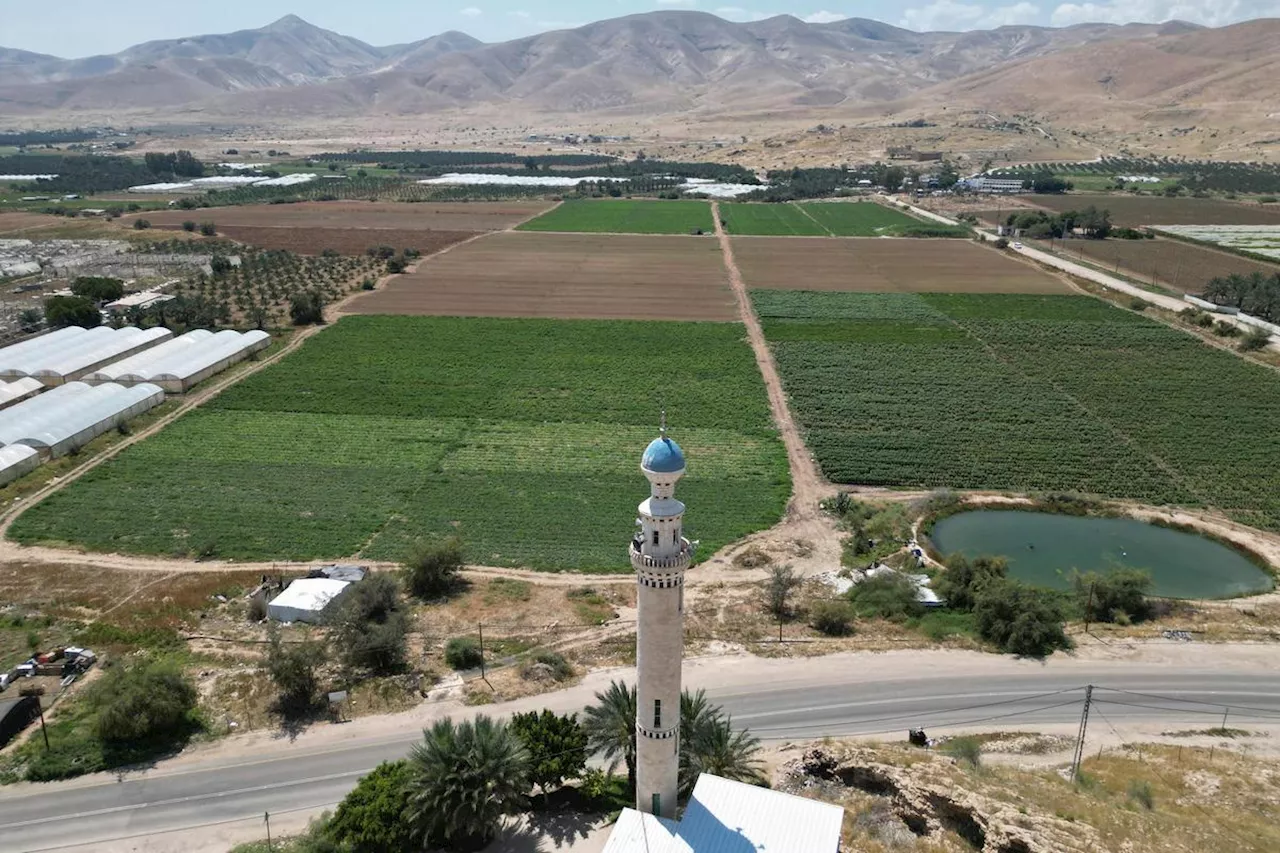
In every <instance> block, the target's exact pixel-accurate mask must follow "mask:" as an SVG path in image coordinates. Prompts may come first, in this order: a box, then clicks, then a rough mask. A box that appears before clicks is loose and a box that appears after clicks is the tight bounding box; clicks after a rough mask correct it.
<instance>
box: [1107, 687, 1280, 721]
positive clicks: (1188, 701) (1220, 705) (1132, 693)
mask: <svg viewBox="0 0 1280 853" xmlns="http://www.w3.org/2000/svg"><path fill="white" fill-rule="evenodd" d="M1098 689H1099V690H1106V691H1109V692H1111V693H1124V694H1127V695H1129V696H1140V697H1142V698H1144V699H1155V700H1157V701H1161V702H1179V703H1183V704H1187V705H1207V706H1209V707H1210V708H1218V709H1222V708H1230V709H1231V710H1233V711H1234V710H1236V709H1239V710H1242V711H1259V712H1261V713H1264V714H1280V711H1277V710H1276V709H1275V708H1259V707H1257V706H1255V705H1233V704H1231V703H1230V702H1206V701H1204V700H1202V699H1178V698H1177V697H1174V696H1161V695H1159V694H1156V693H1139V692H1138V691H1136V690H1122V689H1120V688H1118V687H1099V688H1098Z"/></svg>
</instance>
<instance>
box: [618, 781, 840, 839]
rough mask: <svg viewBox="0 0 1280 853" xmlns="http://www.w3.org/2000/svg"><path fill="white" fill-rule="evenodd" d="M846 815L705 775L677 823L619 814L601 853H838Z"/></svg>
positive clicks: (811, 802)
mask: <svg viewBox="0 0 1280 853" xmlns="http://www.w3.org/2000/svg"><path fill="white" fill-rule="evenodd" d="M843 823H844V809H843V808H841V807H840V806H836V805H832V804H831V803H822V802H818V801H817V800H810V799H806V798H804V797H797V796H794V795H792V794H784V793H781V792H780V791H771V790H769V789H768V788H757V787H756V786H755V785H748V784H746V783H744V782H734V781H731V780H729V779H723V778H721V777H719V776H712V775H711V774H710V773H703V774H702V775H701V776H699V777H698V782H697V784H696V785H694V787H693V795H692V796H691V797H690V798H689V805H688V806H686V807H685V810H684V815H683V816H682V817H681V818H680V820H679V821H674V820H667V819H665V818H659V817H655V816H653V815H651V814H645V813H642V812H638V811H636V810H635V809H623V810H622V814H620V815H619V816H618V822H617V823H616V824H614V826H613V832H612V833H611V834H610V835H609V840H608V841H607V842H606V843H605V845H604V851H603V853H740V851H757V853H758V851H767V853H839V850H840V827H841V825H842V824H843Z"/></svg>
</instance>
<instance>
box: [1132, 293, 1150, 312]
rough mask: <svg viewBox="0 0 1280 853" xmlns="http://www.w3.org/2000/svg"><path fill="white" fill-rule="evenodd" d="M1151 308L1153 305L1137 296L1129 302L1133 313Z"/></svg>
mask: <svg viewBox="0 0 1280 853" xmlns="http://www.w3.org/2000/svg"><path fill="white" fill-rule="evenodd" d="M1150 307H1151V303H1150V302H1148V301H1147V300H1145V299H1143V298H1142V297H1141V296H1135V297H1133V298H1132V299H1130V300H1129V308H1130V310H1133V311H1146V310H1147V309H1148V308H1150Z"/></svg>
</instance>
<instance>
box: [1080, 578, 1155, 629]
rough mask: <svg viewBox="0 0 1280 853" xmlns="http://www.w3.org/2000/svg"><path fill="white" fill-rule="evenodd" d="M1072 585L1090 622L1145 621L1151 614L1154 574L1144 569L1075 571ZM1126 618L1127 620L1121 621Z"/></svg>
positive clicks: (1081, 608) (1125, 622) (1085, 616)
mask: <svg viewBox="0 0 1280 853" xmlns="http://www.w3.org/2000/svg"><path fill="white" fill-rule="evenodd" d="M1070 580H1071V586H1072V589H1073V591H1074V593H1075V597H1076V602H1077V604H1078V605H1079V607H1080V611H1081V613H1082V614H1083V615H1084V618H1085V619H1086V620H1087V621H1089V622H1120V623H1121V624H1128V623H1131V622H1141V621H1142V620H1144V619H1146V618H1147V617H1148V616H1149V615H1150V604H1149V603H1148V601H1147V594H1148V593H1149V592H1150V591H1151V575H1150V574H1149V573H1148V572H1145V571H1142V570H1141V569H1113V570H1112V571H1110V572H1107V573H1106V574H1105V575H1104V574H1099V573H1097V572H1088V573H1086V574H1081V573H1079V572H1072V574H1071V578H1070ZM1117 616H1120V617H1122V619H1123V621H1121V620H1120V619H1117Z"/></svg>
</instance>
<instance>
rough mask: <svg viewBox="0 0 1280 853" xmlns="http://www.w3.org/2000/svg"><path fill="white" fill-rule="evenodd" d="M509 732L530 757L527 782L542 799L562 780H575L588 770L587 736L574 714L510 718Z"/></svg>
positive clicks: (521, 715) (544, 713)
mask: <svg viewBox="0 0 1280 853" xmlns="http://www.w3.org/2000/svg"><path fill="white" fill-rule="evenodd" d="M511 730H512V731H514V732H515V734H516V737H518V738H520V741H521V743H523V744H524V748H525V750H526V751H527V752H528V753H529V779H530V781H532V782H533V783H534V784H535V785H537V786H538V787H539V788H541V789H542V794H543V796H544V797H545V796H546V794H547V792H548V791H549V790H550V789H551V788H558V787H559V786H560V785H562V784H564V780H565V779H574V778H576V777H577V776H579V775H580V774H581V773H582V771H583V770H584V769H585V768H586V766H587V733H586V731H585V730H583V728H582V725H581V724H580V723H579V722H578V715H577V714H569V715H567V716H561V715H558V714H555V713H553V712H551V711H549V710H546V709H543V711H542V713H541V714H539V713H538V712H536V711H530V712H528V713H527V714H516V715H514V716H513V717H512V718H511Z"/></svg>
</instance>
